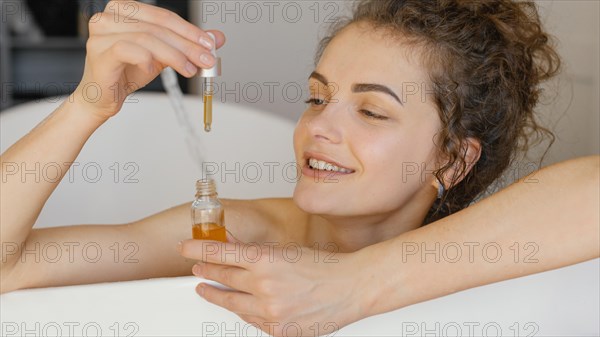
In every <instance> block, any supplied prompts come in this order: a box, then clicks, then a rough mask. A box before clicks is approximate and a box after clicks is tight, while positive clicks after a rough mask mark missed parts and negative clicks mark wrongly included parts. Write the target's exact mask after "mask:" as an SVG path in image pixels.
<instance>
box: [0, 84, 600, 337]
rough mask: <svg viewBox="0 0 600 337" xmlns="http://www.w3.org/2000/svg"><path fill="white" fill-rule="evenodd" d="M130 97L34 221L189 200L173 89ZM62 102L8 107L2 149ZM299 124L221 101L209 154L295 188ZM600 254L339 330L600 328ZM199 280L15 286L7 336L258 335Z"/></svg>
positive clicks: (6, 300)
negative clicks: (200, 290)
mask: <svg viewBox="0 0 600 337" xmlns="http://www.w3.org/2000/svg"><path fill="white" fill-rule="evenodd" d="M133 98H134V99H136V100H137V102H131V103H127V104H126V105H125V107H124V111H122V112H121V113H120V114H119V115H118V117H116V118H114V119H112V120H111V121H109V122H108V123H107V124H105V125H104V126H102V128H101V129H100V130H98V132H96V133H95V134H94V136H93V137H92V138H91V139H90V140H89V141H88V143H87V145H86V147H85V148H84V149H83V151H82V153H81V155H80V156H79V157H78V158H77V163H78V164H79V165H78V166H76V167H75V168H74V170H72V171H71V176H70V180H69V177H65V180H63V182H61V184H60V186H59V187H58V188H57V190H56V192H55V193H54V194H53V195H52V197H51V198H50V200H49V201H48V203H47V204H46V207H45V208H44V211H43V212H42V214H41V215H40V218H39V220H38V222H37V224H36V226H39V227H46V226H57V225H67V224H80V223H122V222H127V221H132V220H136V219H138V218H140V217H143V216H146V215H148V214H151V213H154V212H158V211H160V210H162V209H164V208H168V207H170V206H173V205H176V204H180V203H183V202H188V201H190V200H191V198H192V197H193V194H194V186H193V185H194V181H195V179H197V178H198V177H199V176H200V171H199V169H198V166H196V164H195V163H194V161H193V160H192V159H191V157H190V156H189V154H188V151H187V149H186V147H185V145H184V140H183V137H182V136H181V129H180V127H179V126H178V124H177V121H176V118H175V116H174V114H173V112H172V109H171V106H170V105H169V102H168V100H167V98H166V97H165V96H163V95H158V94H157V95H152V94H138V95H135V96H134V97H133ZM57 104H58V103H52V102H48V101H44V102H38V103H31V104H26V105H21V106H18V107H16V108H14V109H11V110H9V111H4V112H2V113H1V114H0V135H1V138H0V148H1V151H4V150H5V149H6V148H7V147H8V146H10V145H11V144H12V143H14V142H15V141H16V140H17V139H18V138H20V137H21V136H22V135H24V134H25V133H26V132H27V131H29V130H30V129H31V127H33V126H34V125H35V124H36V123H37V122H38V121H40V120H41V119H43V117H44V116H45V115H47V114H48V113H49V112H50V111H51V110H52V109H53V108H54V106H56V105H57ZM184 104H185V106H186V108H187V109H188V110H189V111H192V110H193V111H195V112H194V113H195V116H196V121H197V123H198V125H197V127H198V128H201V127H202V126H201V122H202V119H201V109H202V103H201V100H200V99H199V98H197V97H188V98H186V99H185V102H184ZM293 127H294V125H293V123H292V122H291V121H288V120H286V119H284V118H279V117H277V116H273V115H270V114H265V113H261V112H259V111H255V110H251V109H248V108H244V107H241V106H236V105H229V104H227V105H223V104H218V103H216V105H215V118H214V124H213V132H211V133H210V134H202V136H201V141H202V148H203V153H204V158H205V160H207V161H209V162H213V163H217V166H220V165H221V164H222V163H224V165H225V167H224V168H225V169H227V170H228V171H227V172H228V174H227V175H226V176H225V177H224V180H223V181H222V182H220V183H219V191H220V195H221V196H223V197H229V198H256V197H267V196H289V195H291V193H292V190H293V186H294V183H293V180H294V179H293V178H294V177H293V175H292V174H291V171H289V172H286V170H285V165H286V164H288V163H293V160H294V158H293V150H292V130H293ZM157 156H160V157H161V158H162V159H161V160H158V159H157ZM236 162H238V163H239V164H238V165H239V166H237V167H236ZM115 163H116V164H115ZM212 168H214V166H213V167H212ZM219 169H221V167H219ZM39 171H40V172H39V174H40V178H42V179H44V178H46V179H47V178H51V177H49V175H50V173H51V172H50V171H49V168H48V170H46V172H43V171H44V169H43V167H41V168H40V170H39ZM96 172H101V173H102V174H101V176H98V175H97V174H95V173H96ZM257 172H260V173H261V176H260V177H258V174H257ZM117 173H118V174H117ZM44 174H45V175H46V176H44ZM128 175H129V176H128ZM236 175H237V177H236ZM217 176H218V175H217ZM167 177H168V178H167ZM29 178H31V176H28V179H29ZM236 178H238V179H239V182H237V181H236ZM599 265H600V264H599V260H598V259H595V260H592V261H589V262H586V263H582V264H578V265H575V266H571V267H567V268H562V269H559V270H555V271H551V272H546V273H542V274H537V275H532V276H528V277H523V278H519V279H515V280H510V281H505V282H500V283H496V284H492V285H488V286H484V287H479V288H475V289H471V290H468V291H463V292H460V293H456V294H453V295H450V296H447V297H444V298H440V299H436V300H432V301H428V302H425V303H421V304H417V305H413V306H410V307H408V308H404V309H401V310H397V311H394V312H390V313H387V314H384V315H379V316H376V317H371V318H368V319H365V320H362V321H360V322H357V323H355V324H352V325H350V326H348V327H346V328H344V329H342V330H340V331H338V332H337V333H336V334H335V335H336V336H398V335H407V336H432V335H457V332H458V335H461V336H473V335H477V336H481V335H483V336H495V335H497V332H498V331H499V332H501V335H504V336H515V335H521V336H527V335H530V336H567V335H568V336H598V335H599V334H600V328H599V319H598V317H599V316H600V309H599V307H600V303H599V298H600V289H599V288H600V280H599V274H600V268H599ZM199 281H200V279H198V278H195V277H181V278H167V279H152V280H143V281H132V282H118V283H105V284H95V285H83V286H70V287H57V288H45V289H30V290H20V291H15V292H12V293H8V294H4V295H2V296H0V309H1V310H0V316H1V317H0V321H1V322H0V323H1V328H2V329H1V332H0V335H2V336H25V335H27V333H29V334H28V335H56V334H57V332H58V333H59V334H58V335H61V336H70V335H88V336H94V335H96V332H97V331H100V332H102V335H105V336H115V335H116V336H128V335H131V336H171V335H178V336H198V335H202V336H246V335H247V336H255V335H257V333H258V332H257V331H256V330H255V329H254V328H252V327H250V326H249V325H247V324H245V323H244V322H243V321H241V320H239V319H238V318H237V316H235V315H234V314H232V313H229V312H227V311H226V310H224V309H221V308H219V307H216V306H214V305H211V304H208V303H206V302H205V301H204V300H202V299H201V298H199V297H198V296H197V295H196V294H195V292H194V287H195V285H196V284H197V283H198V282H199ZM399 286H402V285H399ZM381 300H382V301H384V300H385V298H382V299H381ZM290 331H293V330H290Z"/></svg>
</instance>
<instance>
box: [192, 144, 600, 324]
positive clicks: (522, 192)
mask: <svg viewBox="0 0 600 337" xmlns="http://www.w3.org/2000/svg"><path fill="white" fill-rule="evenodd" d="M599 164H600V157H599V156H592V157H585V158H579V159H574V160H569V161H566V162H562V163H559V164H555V165H552V166H549V167H546V168H543V169H541V170H540V171H537V172H535V173H533V174H531V175H529V176H528V177H526V178H524V179H521V180H519V181H518V182H516V183H514V184H512V185H511V186H509V187H508V188H506V189H504V190H502V191H500V192H498V193H496V194H494V195H492V196H490V197H488V198H486V199H484V200H482V201H480V202H478V203H476V204H474V205H472V206H470V207H468V208H466V209H464V210H462V211H460V212H458V213H456V214H453V215H450V216H448V217H446V218H444V219H441V220H439V221H436V222H434V223H431V224H429V225H427V226H425V227H422V228H419V229H417V230H413V231H410V232H407V233H404V234H402V235H400V236H398V237H396V238H394V239H392V240H388V241H386V242H382V243H379V244H376V245H373V246H370V247H366V248H364V249H362V250H360V251H358V252H355V253H351V254H333V255H331V254H327V253H323V252H315V251H311V250H310V249H304V250H302V251H301V254H300V255H299V256H300V258H299V259H298V260H297V261H296V259H297V258H298V255H297V254H296V252H295V251H294V252H293V253H294V254H293V255H292V258H293V259H294V261H293V262H290V258H289V252H288V251H286V250H285V249H281V247H277V246H272V247H262V248H261V250H259V255H260V258H259V259H256V258H255V256H256V254H254V251H255V250H256V249H257V248H255V247H247V246H243V245H238V246H237V247H236V246H235V245H233V244H231V243H226V244H223V243H217V242H195V241H193V240H186V241H184V242H183V244H182V246H181V252H182V255H183V256H185V257H188V258H194V259H197V260H202V261H204V262H199V263H198V264H197V266H194V274H196V275H198V276H202V277H204V278H207V279H211V280H215V281H217V282H220V283H222V284H225V285H228V286H230V287H231V288H234V289H237V290H240V291H241V292H231V291H223V290H219V289H217V288H214V287H212V286H207V285H203V284H201V285H199V286H198V287H197V291H198V293H199V294H201V296H203V297H204V298H205V299H207V300H208V301H210V302H212V303H215V304H217V305H220V306H222V307H224V308H226V309H228V310H231V311H233V312H235V313H237V314H238V315H240V317H242V318H243V319H244V320H246V321H248V322H257V323H260V327H261V328H262V329H263V330H264V331H266V332H268V333H270V334H272V335H277V336H278V335H281V334H282V333H283V331H282V327H285V326H286V324H288V323H290V324H294V326H299V327H301V329H302V331H301V332H302V335H303V336H306V335H322V334H326V333H330V332H332V331H333V330H336V329H339V328H341V327H343V326H345V325H347V324H350V323H352V322H355V321H357V320H360V319H362V318H365V317H369V316H372V315H375V314H379V313H383V312H387V311H390V310H394V309H398V308H402V307H405V306H408V305H411V304H414V303H419V302H423V301H426V300H429V299H432V298H436V297H441V296H444V295H448V294H452V293H454V292H457V291H460V290H464V289H468V288H472V287H477V286H480V285H484V284H489V283H493V282H498V281H502V280H507V279H511V278H515V277H519V276H524V275H528V274H533V273H538V272H542V271H546V270H550V269H555V268H559V267H563V266H567V265H571V264H575V263H578V262H582V261H586V260H589V259H593V258H596V257H598V256H600V247H599V240H600V239H599V232H600V231H599V228H600V219H599V210H598V205H599V204H600V200H599V199H600V196H599V193H600V192H599V188H600V165H599ZM436 247H438V248H437V249H436ZM457 247H458V248H460V250H461V252H462V254H461V256H460V257H458V258H457V254H456V253H455V252H456V251H457ZM425 249H427V251H428V252H429V253H427V254H424V253H425V252H424V250H425ZM248 251H250V252H252V254H249V253H248ZM517 251H518V255H517V253H516V252H517ZM232 252H237V254H235V253H232ZM497 252H501V254H500V255H497ZM248 256H251V258H247V257H248ZM290 298H293V299H294V300H293V301H290ZM273 322H277V324H273Z"/></svg>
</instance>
